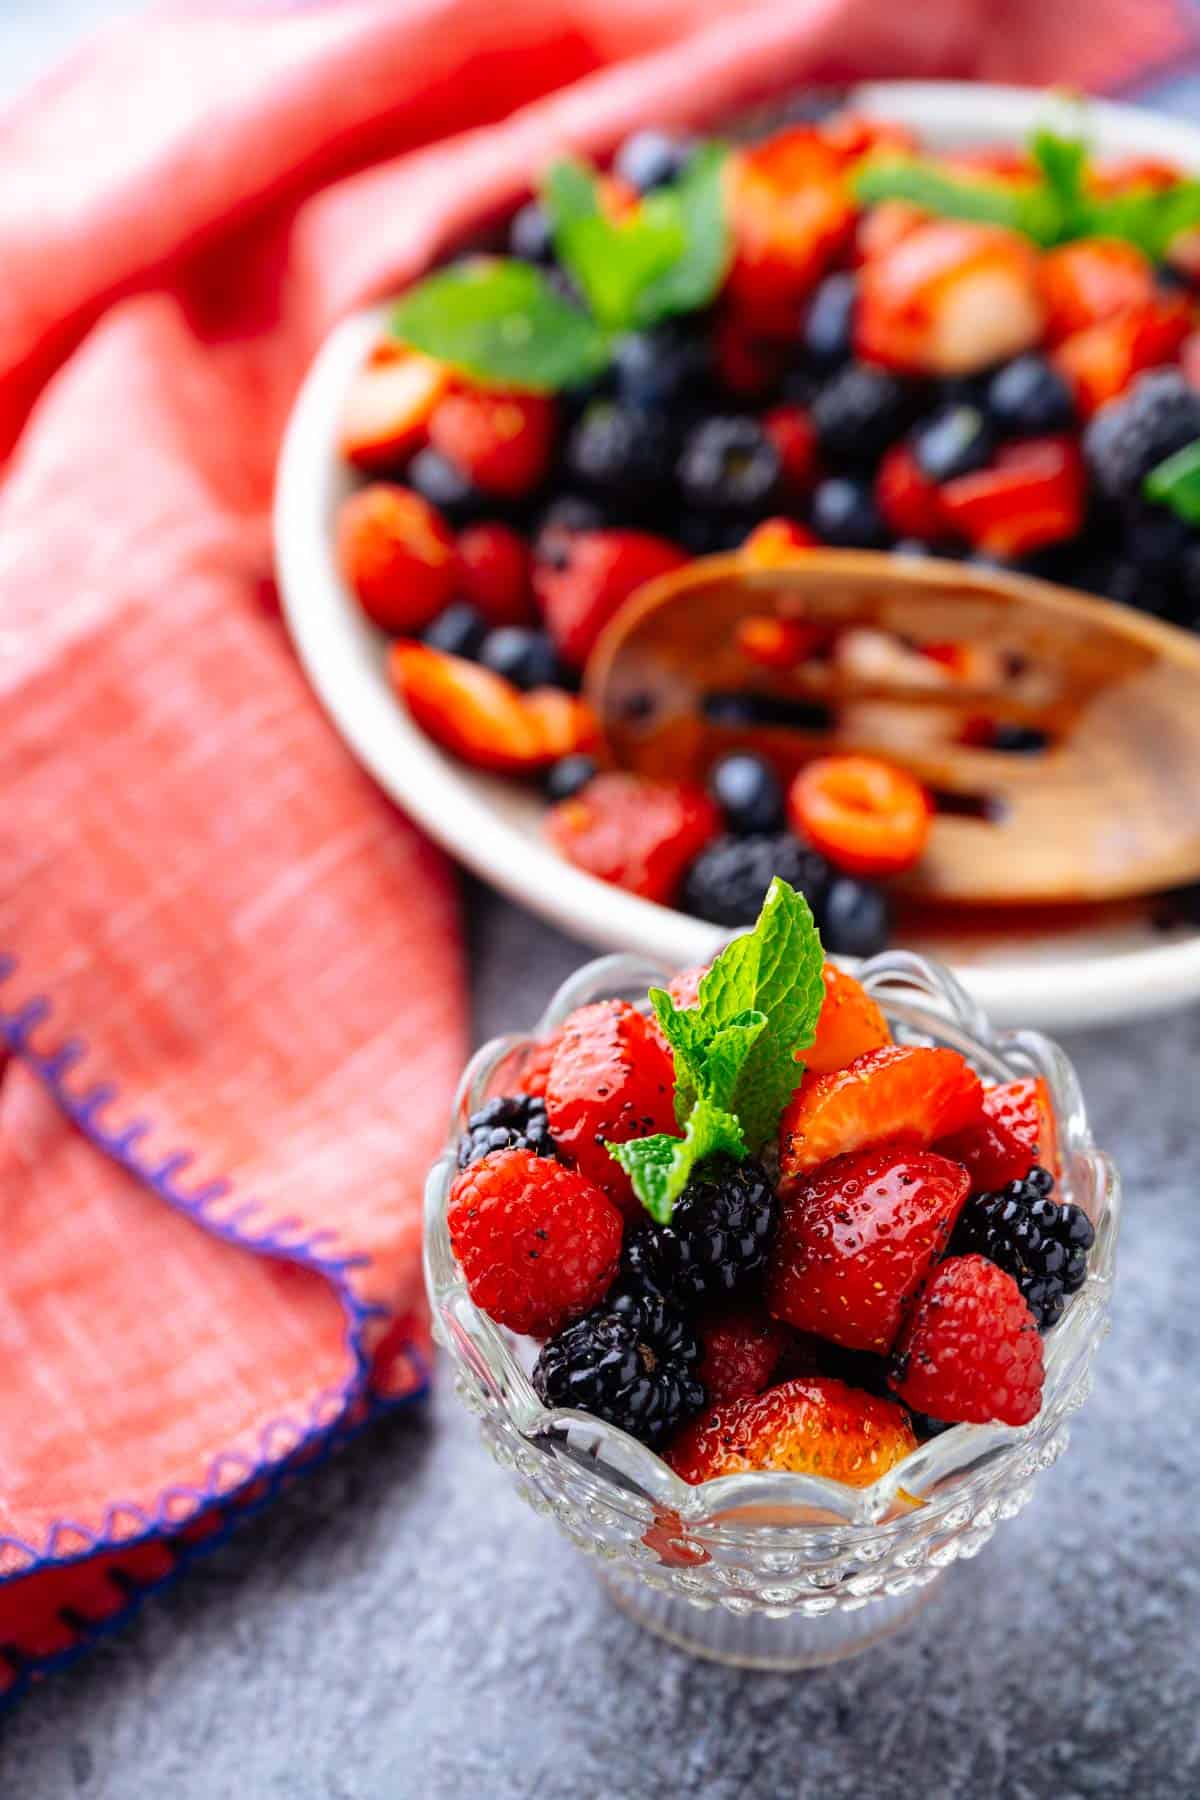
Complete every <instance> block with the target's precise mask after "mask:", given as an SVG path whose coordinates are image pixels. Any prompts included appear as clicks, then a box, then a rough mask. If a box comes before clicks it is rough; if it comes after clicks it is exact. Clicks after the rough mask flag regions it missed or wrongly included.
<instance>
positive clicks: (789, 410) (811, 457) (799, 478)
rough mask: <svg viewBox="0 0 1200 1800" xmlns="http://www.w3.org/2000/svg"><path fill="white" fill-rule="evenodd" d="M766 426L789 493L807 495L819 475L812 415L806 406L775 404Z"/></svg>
mask: <svg viewBox="0 0 1200 1800" xmlns="http://www.w3.org/2000/svg"><path fill="white" fill-rule="evenodd" d="M762 425H763V430H764V431H765V432H766V434H767V436H768V437H769V438H770V440H771V442H772V443H773V444H774V446H775V448H776V450H777V451H778V453H779V461H780V463H781V464H782V465H783V479H784V481H785V482H786V483H787V487H788V491H789V493H791V494H792V495H793V496H794V497H796V498H799V497H801V496H803V495H804V494H807V493H808V492H809V491H810V490H811V488H812V485H813V483H814V481H815V480H816V478H817V428H816V426H815V425H814V424H813V422H812V418H811V416H810V414H809V413H807V412H806V411H805V409H804V408H803V407H802V406H773V407H772V408H771V410H770V412H768V413H764V415H763V421H762ZM813 541H814V542H815V541H816V540H815V539H814V540H813Z"/></svg>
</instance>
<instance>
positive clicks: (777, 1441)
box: [666, 1375, 917, 1488]
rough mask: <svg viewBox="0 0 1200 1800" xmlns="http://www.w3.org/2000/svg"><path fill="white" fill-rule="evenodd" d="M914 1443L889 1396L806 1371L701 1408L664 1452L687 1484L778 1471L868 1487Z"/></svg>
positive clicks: (905, 1418) (905, 1417) (905, 1419)
mask: <svg viewBox="0 0 1200 1800" xmlns="http://www.w3.org/2000/svg"><path fill="white" fill-rule="evenodd" d="M916 1447H917V1440H916V1437H915V1435H914V1433H913V1428H912V1426H911V1424H910V1423H909V1420H908V1415H907V1413H905V1412H904V1410H903V1408H902V1407H899V1406H897V1405H896V1404H895V1402H894V1401H891V1400H881V1399H879V1398H878V1397H877V1396H876V1395H874V1394H867V1393H864V1392H863V1391H862V1389H861V1388H852V1387H847V1385H846V1383H845V1382H844V1381H837V1380H835V1379H834V1378H833V1377H832V1376H827V1375H807V1376H803V1377H801V1378H800V1379H798V1380H796V1381H785V1382H781V1383H780V1385H779V1386H778V1387H773V1388H768V1389H767V1391H766V1393H765V1394H759V1395H757V1396H755V1397H754V1398H753V1399H748V1400H727V1401H725V1402H724V1404H723V1405H721V1406H715V1407H711V1408H709V1409H708V1410H707V1411H705V1412H702V1413H701V1414H700V1416H699V1417H698V1418H697V1419H695V1420H693V1422H692V1423H691V1424H690V1425H686V1426H685V1427H684V1429H683V1430H682V1431H681V1432H680V1433H679V1436H678V1437H677V1438H676V1439H675V1441H674V1443H673V1444H672V1445H671V1446H670V1448H669V1449H668V1450H667V1453H666V1456H667V1461H668V1462H669V1463H670V1465H671V1467H672V1468H673V1469H674V1470H675V1473H676V1474H677V1475H680V1476H682V1478H683V1480H684V1481H688V1482H691V1483H692V1484H693V1485H695V1484H696V1483H698V1482H701V1481H711V1480H712V1479H713V1478H714V1477H715V1476H717V1475H740V1474H743V1473H746V1472H747V1471H749V1470H752V1469H779V1470H783V1471H786V1472H787V1473H790V1474H793V1475H823V1476H825V1477H826V1478H827V1479H829V1480H831V1481H840V1482H843V1483H844V1484H845V1486H846V1487H855V1488H859V1487H870V1485H871V1483H872V1482H873V1481H878V1480H879V1477H880V1476H881V1475H885V1474H886V1473H887V1471H888V1470H889V1469H891V1468H893V1467H894V1466H895V1465H896V1463H898V1462H899V1461H900V1460H901V1459H902V1458H903V1457H905V1456H907V1455H908V1454H909V1453H910V1451H912V1450H915V1449H916Z"/></svg>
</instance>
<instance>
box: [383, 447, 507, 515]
mask: <svg viewBox="0 0 1200 1800" xmlns="http://www.w3.org/2000/svg"><path fill="white" fill-rule="evenodd" d="M405 480H406V481H407V483H408V485H409V487H410V488H413V489H415V491H416V492H417V493H418V494H420V496H421V498H422V499H423V500H428V502H429V504H430V505H431V506H436V507H437V510H438V511H439V512H440V513H441V514H442V516H443V517H444V518H445V519H446V520H447V521H448V523H449V524H451V525H467V524H470V522H471V521H472V520H473V519H478V518H479V517H480V516H481V515H482V514H483V513H485V512H487V511H488V510H489V508H490V510H491V511H492V512H494V511H495V509H496V507H495V501H494V500H492V501H489V499H488V496H487V495H486V494H485V493H483V492H482V491H481V490H480V489H479V488H477V487H476V486H475V484H474V482H473V481H472V480H471V479H470V477H469V476H466V475H464V474H463V472H462V470H461V469H459V468H456V467H455V465H454V464H453V463H452V462H451V461H450V458H449V457H448V456H443V455H442V453H441V451H440V450H434V449H432V448H430V447H428V446H427V447H426V448H425V449H424V450H418V451H417V454H416V455H415V456H414V457H413V459H412V461H411V462H410V463H409V465H408V473H407V475H406V476H405Z"/></svg>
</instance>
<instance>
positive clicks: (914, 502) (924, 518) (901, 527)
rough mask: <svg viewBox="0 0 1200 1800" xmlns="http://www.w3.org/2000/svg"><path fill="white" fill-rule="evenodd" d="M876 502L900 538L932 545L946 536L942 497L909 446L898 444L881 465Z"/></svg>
mask: <svg viewBox="0 0 1200 1800" xmlns="http://www.w3.org/2000/svg"><path fill="white" fill-rule="evenodd" d="M875 501H876V504H877V505H878V507H879V510H880V512H881V513H882V514H883V517H884V519H885V521H886V522H887V524H888V526H889V528H890V529H891V530H892V531H894V532H895V534H896V536H897V537H911V538H920V539H922V540H923V541H925V542H929V543H932V542H935V541H936V540H937V539H938V538H940V537H943V536H944V535H945V531H946V519H945V515H944V513H943V512H942V498H941V494H940V492H939V491H938V488H937V487H936V486H935V484H934V483H933V482H932V481H930V480H929V478H928V476H926V475H923V474H922V473H921V469H920V465H919V464H918V462H917V459H916V457H915V456H914V455H913V453H912V451H911V450H910V449H909V447H908V445H907V444H896V445H895V446H894V447H893V448H892V449H891V450H889V451H888V453H887V455H886V456H885V457H884V459H883V461H882V462H881V463H880V465H879V473H878V474H877V475H876V477H875Z"/></svg>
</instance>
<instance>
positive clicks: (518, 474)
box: [429, 387, 554, 499]
mask: <svg viewBox="0 0 1200 1800" xmlns="http://www.w3.org/2000/svg"><path fill="white" fill-rule="evenodd" d="M429 441H430V443H431V444H432V445H433V446H434V448H435V449H437V450H440V451H441V453H442V455H443V456H445V457H448V458H449V459H450V461H451V462H452V463H453V464H454V466H455V468H456V469H460V470H461V471H462V473H463V474H464V475H467V476H469V477H470V479H471V480H472V481H473V482H474V484H475V486H476V487H478V488H482V489H483V491H484V493H485V494H503V495H505V496H506V497H508V498H510V499H520V498H521V496H522V495H524V494H528V493H531V492H532V491H533V489H534V488H535V487H537V486H538V485H539V484H540V482H541V481H542V479H543V477H544V476H545V474H546V470H547V469H548V468H549V466H550V455H551V452H552V450H553V448H554V402H553V401H552V400H548V399H547V398H546V396H545V395H544V394H515V393H498V392H495V391H493V390H491V389H488V388H472V387H462V388H458V389H456V390H455V391H454V392H453V393H450V394H447V395H446V396H445V398H444V399H442V400H439V401H438V404H437V406H436V407H435V408H434V410H433V413H432V415H431V417H430V420H429Z"/></svg>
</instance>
